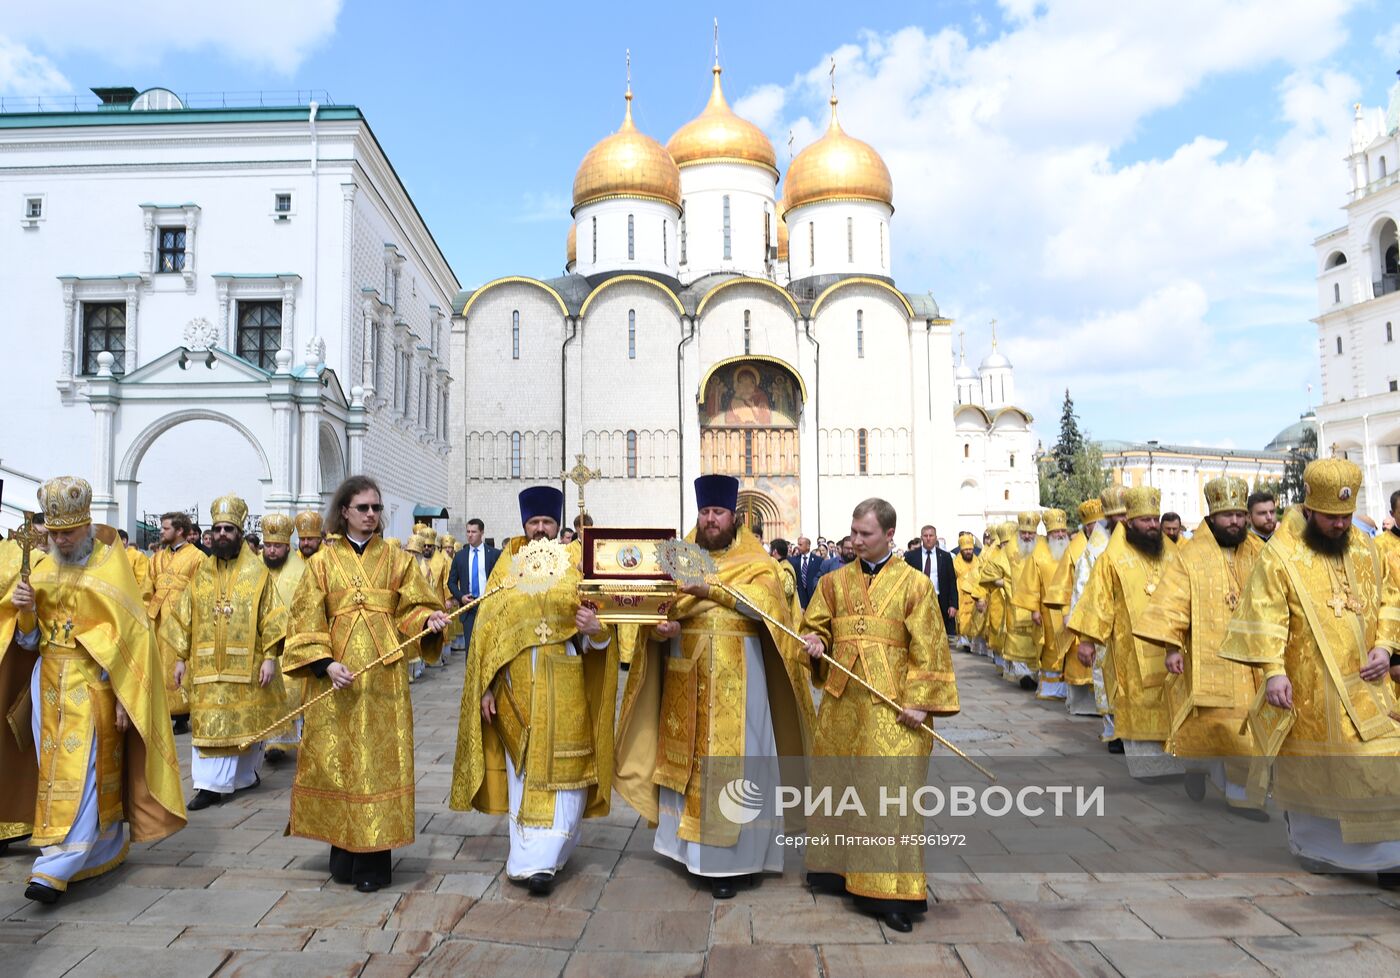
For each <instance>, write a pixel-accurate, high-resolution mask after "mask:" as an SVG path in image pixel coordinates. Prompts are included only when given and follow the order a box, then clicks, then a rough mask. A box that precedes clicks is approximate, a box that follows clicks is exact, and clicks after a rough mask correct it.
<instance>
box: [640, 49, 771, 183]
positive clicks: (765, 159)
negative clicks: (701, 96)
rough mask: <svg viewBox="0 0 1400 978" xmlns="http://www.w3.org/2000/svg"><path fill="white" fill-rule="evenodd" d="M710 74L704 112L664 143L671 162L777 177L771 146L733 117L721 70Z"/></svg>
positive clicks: (759, 131)
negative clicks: (735, 166) (752, 169)
mask: <svg viewBox="0 0 1400 978" xmlns="http://www.w3.org/2000/svg"><path fill="white" fill-rule="evenodd" d="M713 71H714V76H715V81H714V87H713V88H712V89H711V90H710V101H709V102H708V103H707V104H706V105H705V111H704V112H701V113H700V114H699V115H698V116H696V117H695V118H694V119H691V120H690V121H689V122H687V123H686V124H685V125H683V126H681V127H680V128H679V129H677V130H676V134H675V135H674V136H672V137H671V141H670V142H668V143H667V144H666V150H667V151H668V152H669V153H670V154H671V159H673V160H675V161H676V166H678V167H682V168H684V167H687V166H693V165H695V164H696V163H743V164H748V165H750V166H761V167H764V168H765V169H769V170H772V171H773V175H774V176H777V173H778V158H777V155H776V154H775V153H774V152H773V144H772V143H770V142H769V141H768V137H767V136H765V135H764V134H763V130H762V129H760V128H758V126H756V125H754V124H753V123H752V122H749V121H748V120H747V119H741V118H739V117H738V116H737V115H735V114H734V110H733V109H731V108H730V107H729V103H728V102H727V101H725V98H724V90H723V89H722V88H721V87H720V83H719V76H720V74H721V72H722V71H723V69H721V68H720V66H719V65H715V66H714V68H713Z"/></svg>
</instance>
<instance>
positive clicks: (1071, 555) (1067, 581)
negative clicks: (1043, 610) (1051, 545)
mask: <svg viewBox="0 0 1400 978" xmlns="http://www.w3.org/2000/svg"><path fill="white" fill-rule="evenodd" d="M1088 546H1089V538H1088V537H1086V536H1085V535H1084V531H1083V529H1082V528H1081V529H1079V530H1076V531H1075V532H1074V533H1073V534H1071V535H1070V538H1069V547H1068V549H1066V550H1065V553H1064V556H1063V557H1061V558H1060V561H1059V563H1057V564H1056V565H1055V573H1054V574H1053V575H1052V576H1051V578H1050V586H1049V587H1047V588H1046V589H1045V603H1046V604H1047V605H1048V606H1049V607H1051V608H1054V609H1055V610H1056V611H1058V612H1059V615H1060V626H1059V632H1058V633H1057V635H1056V641H1057V642H1058V644H1059V656H1060V663H1061V665H1062V666H1063V669H1064V675H1065V682H1066V683H1068V684H1069V685H1071V686H1092V685H1093V683H1094V667H1093V666H1086V665H1084V664H1083V663H1081V662H1080V661H1079V656H1078V655H1077V654H1076V650H1075V648H1074V633H1073V632H1071V631H1070V630H1069V627H1068V625H1066V623H1065V619H1066V618H1067V617H1068V616H1069V611H1070V604H1071V601H1072V598H1073V597H1074V574H1075V568H1076V567H1077V566H1078V564H1079V558H1080V557H1082V556H1083V555H1084V551H1085V550H1086V549H1088Z"/></svg>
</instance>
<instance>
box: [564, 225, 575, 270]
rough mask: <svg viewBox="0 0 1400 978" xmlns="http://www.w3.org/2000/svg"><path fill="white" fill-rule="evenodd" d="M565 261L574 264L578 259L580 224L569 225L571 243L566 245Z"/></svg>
mask: <svg viewBox="0 0 1400 978" xmlns="http://www.w3.org/2000/svg"><path fill="white" fill-rule="evenodd" d="M564 254H565V263H566V264H569V265H572V264H573V263H574V262H576V261H578V225H577V224H570V225H569V243H568V244H566V245H565V246H564Z"/></svg>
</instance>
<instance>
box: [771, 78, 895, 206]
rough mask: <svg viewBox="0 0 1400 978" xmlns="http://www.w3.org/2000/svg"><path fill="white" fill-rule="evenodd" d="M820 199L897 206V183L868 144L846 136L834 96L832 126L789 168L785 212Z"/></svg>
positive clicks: (784, 194) (784, 186)
mask: <svg viewBox="0 0 1400 978" xmlns="http://www.w3.org/2000/svg"><path fill="white" fill-rule="evenodd" d="M821 200H873V201H876V202H877V203H881V204H888V205H890V206H891V207H892V206H894V182H893V181H892V180H891V179H890V171H889V168H888V167H887V166H885V161H884V160H883V159H881V158H880V154H879V153H877V152H875V150H874V148H873V147H871V146H870V144H869V143H863V142H861V141H860V140H859V139H856V138H854V137H852V136H848V135H846V133H845V131H844V130H843V129H842V128H841V123H840V122H839V121H837V118H836V96H835V95H833V96H832V97H831V125H830V126H829V127H828V128H827V131H826V135H825V136H823V137H822V138H821V139H818V140H817V141H816V142H815V143H812V144H811V145H810V146H808V147H807V148H806V149H804V150H803V151H802V152H800V153H798V154H797V158H796V159H794V160H793V161H792V165H791V166H789V167H788V171H787V177H786V179H785V180H784V181H783V210H784V211H791V210H792V209H793V208H795V207H801V206H803V205H804V204H813V203H816V202H817V201H821Z"/></svg>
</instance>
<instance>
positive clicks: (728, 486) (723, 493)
mask: <svg viewBox="0 0 1400 978" xmlns="http://www.w3.org/2000/svg"><path fill="white" fill-rule="evenodd" d="M707 506H718V507H719V508H721V509H727V510H729V511H730V512H738V510H739V480H738V479H736V478H734V477H733V476H732V475H702V476H701V477H700V478H698V479H696V480H695V507H696V509H704V508H706V507H707Z"/></svg>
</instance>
